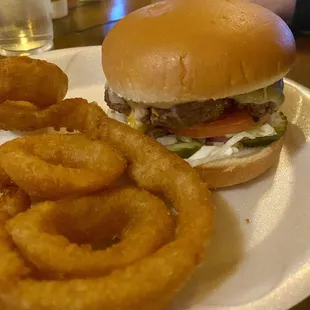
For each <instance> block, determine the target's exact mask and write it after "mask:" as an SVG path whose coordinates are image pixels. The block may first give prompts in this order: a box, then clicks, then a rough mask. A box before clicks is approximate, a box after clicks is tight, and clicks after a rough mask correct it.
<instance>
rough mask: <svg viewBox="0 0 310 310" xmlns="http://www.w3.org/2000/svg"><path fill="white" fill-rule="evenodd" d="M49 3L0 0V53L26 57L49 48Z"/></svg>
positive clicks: (42, 1)
mask: <svg viewBox="0 0 310 310" xmlns="http://www.w3.org/2000/svg"><path fill="white" fill-rule="evenodd" d="M53 36H54V35H53V23H52V18H51V2H50V0H0V54H1V55H5V56H9V55H30V54H38V53H41V52H44V51H46V50H49V49H51V48H52V46H53Z"/></svg>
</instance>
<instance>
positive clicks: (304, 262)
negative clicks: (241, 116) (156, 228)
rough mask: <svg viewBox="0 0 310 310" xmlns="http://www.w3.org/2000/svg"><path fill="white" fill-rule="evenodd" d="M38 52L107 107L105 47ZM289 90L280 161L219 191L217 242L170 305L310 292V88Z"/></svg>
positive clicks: (275, 301)
mask: <svg viewBox="0 0 310 310" xmlns="http://www.w3.org/2000/svg"><path fill="white" fill-rule="evenodd" d="M38 58H41V59H46V60H48V61H51V62H54V63H56V64H57V65H59V66H60V67H61V68H62V69H63V70H64V71H65V72H66V73H67V75H68V76H69V81H70V86H69V92H68V97H75V96H76V97H85V98H86V99H88V100H91V101H92V100H94V101H97V102H98V103H100V104H101V105H102V106H104V99H103V89H104V86H103V85H104V82H105V79H104V76H103V73H102V70H101V51H100V47H87V48H76V49H67V50H59V51H52V52H49V53H46V54H44V55H41V56H39V57H38ZM285 93H286V102H285V104H284V106H283V110H284V112H285V113H286V115H287V116H288V118H289V120H290V121H291V123H292V124H291V125H290V126H289V129H288V132H287V134H286V137H285V145H284V148H283V151H282V154H281V159H280V162H279V165H278V167H274V168H273V169H271V170H269V171H268V172H267V173H265V174H264V175H263V176H261V177H259V178H258V179H256V180H254V181H252V182H249V183H247V184H246V185H242V186H237V187H234V188H231V189H227V190H219V191H217V192H215V193H214V195H213V196H214V202H215V205H216V227H215V234H214V237H213V239H212V244H211V247H210V248H209V250H208V254H207V257H206V259H205V261H204V263H203V264H202V265H201V266H200V267H199V268H198V269H197V271H196V273H195V274H194V275H193V277H192V279H191V280H190V282H189V283H188V284H187V286H186V287H185V288H184V290H183V291H182V292H181V293H180V294H179V295H178V297H177V298H176V299H175V300H174V301H173V303H172V305H171V306H170V307H169V310H185V309H191V310H198V309H199V310H200V309H221V310H224V309H225V310H227V309H230V310H241V309H242V310H243V309H253V310H254V309H263V310H267V309H288V308H290V307H291V306H293V305H295V304H297V303H298V302H300V301H301V300H302V299H304V298H305V297H306V296H307V295H309V294H310V144H309V137H310V104H309V102H310V92H309V91H308V90H307V89H306V88H304V87H302V86H300V85H298V84H297V83H294V82H292V81H290V80H286V87H285ZM247 219H248V220H247Z"/></svg>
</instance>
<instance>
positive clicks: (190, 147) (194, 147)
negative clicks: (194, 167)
mask: <svg viewBox="0 0 310 310" xmlns="http://www.w3.org/2000/svg"><path fill="white" fill-rule="evenodd" d="M201 146H202V144H201V143H199V142H196V141H192V142H187V143H176V144H172V145H167V146H166V148H167V149H168V150H169V151H171V152H174V153H176V154H177V155H179V156H180V157H182V158H184V159H187V158H189V157H191V156H192V155H194V154H195V153H196V152H198V151H199V150H200V148H201Z"/></svg>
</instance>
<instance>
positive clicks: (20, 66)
mask: <svg viewBox="0 0 310 310" xmlns="http://www.w3.org/2000/svg"><path fill="white" fill-rule="evenodd" d="M0 81H1V83H0V104H1V103H2V102H4V101H6V100H12V101H29V102H31V103H33V104H34V105H36V106H37V107H40V108H45V107H48V106H50V105H52V104H56V103H58V102H59V101H61V100H62V99H63V98H64V97H65V96H66V93H67V90H68V77H67V75H66V74H65V73H64V72H63V71H62V70H61V69H60V68H59V67H58V66H56V65H54V64H52V63H48V62H47V61H44V60H38V59H32V58H29V57H16V56H11V57H7V58H4V59H0Z"/></svg>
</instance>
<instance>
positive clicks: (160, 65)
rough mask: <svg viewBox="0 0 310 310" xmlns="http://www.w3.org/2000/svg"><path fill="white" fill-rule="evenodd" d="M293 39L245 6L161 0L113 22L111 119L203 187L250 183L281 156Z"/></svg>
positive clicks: (107, 44)
mask: <svg viewBox="0 0 310 310" xmlns="http://www.w3.org/2000/svg"><path fill="white" fill-rule="evenodd" d="M295 54H296V48H295V41H294V37H293V35H292V33H291V31H290V29H289V28H288V26H287V25H286V24H285V22H284V21H283V20H282V19H280V18H279V17H278V16H277V15H275V14H274V13H272V12H270V11H268V10H266V9H264V8H262V7H260V6H257V5H255V4H251V3H249V2H248V1H244V0H217V1H214V0H190V1H189V0H170V1H169V0H167V1H162V2H158V3H155V4H152V5H149V6H146V7H144V8H141V9H139V10H137V11H135V12H133V13H131V14H129V15H128V16H126V17H125V18H124V19H122V20H121V21H119V22H118V23H117V24H116V25H115V26H114V27H113V28H112V30H111V31H110V32H109V34H108V35H107V37H106V39H105V40H104V42H103V45H102V66H103V71H104V74H105V76H106V79H107V83H106V88H105V101H106V103H107V105H108V106H109V108H110V115H111V116H113V117H114V118H116V119H118V120H120V121H123V122H126V123H128V124H129V125H130V126H131V127H133V128H136V129H137V130H140V131H143V132H144V133H145V134H147V135H149V136H151V137H153V138H154V139H156V140H157V141H158V142H159V143H161V144H163V145H164V146H165V147H166V148H167V149H169V150H170V151H172V152H175V153H177V154H178V155H179V156H181V157H183V158H184V159H185V160H186V161H187V162H188V163H189V164H190V165H192V166H193V167H196V169H197V170H198V171H199V173H200V175H201V176H202V178H203V179H204V180H205V181H206V182H208V183H209V185H210V186H211V187H225V186H230V185H234V184H238V183H242V182H246V181H248V180H250V179H253V178H255V177H257V176H258V175H260V174H262V173H263V172H264V171H265V170H267V169H268V168H269V167H270V166H271V165H272V164H273V163H275V162H276V161H277V159H278V157H279V154H280V151H281V148H282V142H283V141H282V140H283V138H282V136H283V135H284V133H285V131H286V126H287V120H286V117H285V116H284V115H283V114H282V113H281V112H279V109H280V107H281V105H282V103H283V102H284V94H283V87H284V83H283V77H284V76H285V75H286V73H287V72H288V71H289V70H290V68H291V66H292V64H293V62H294V59H295Z"/></svg>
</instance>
